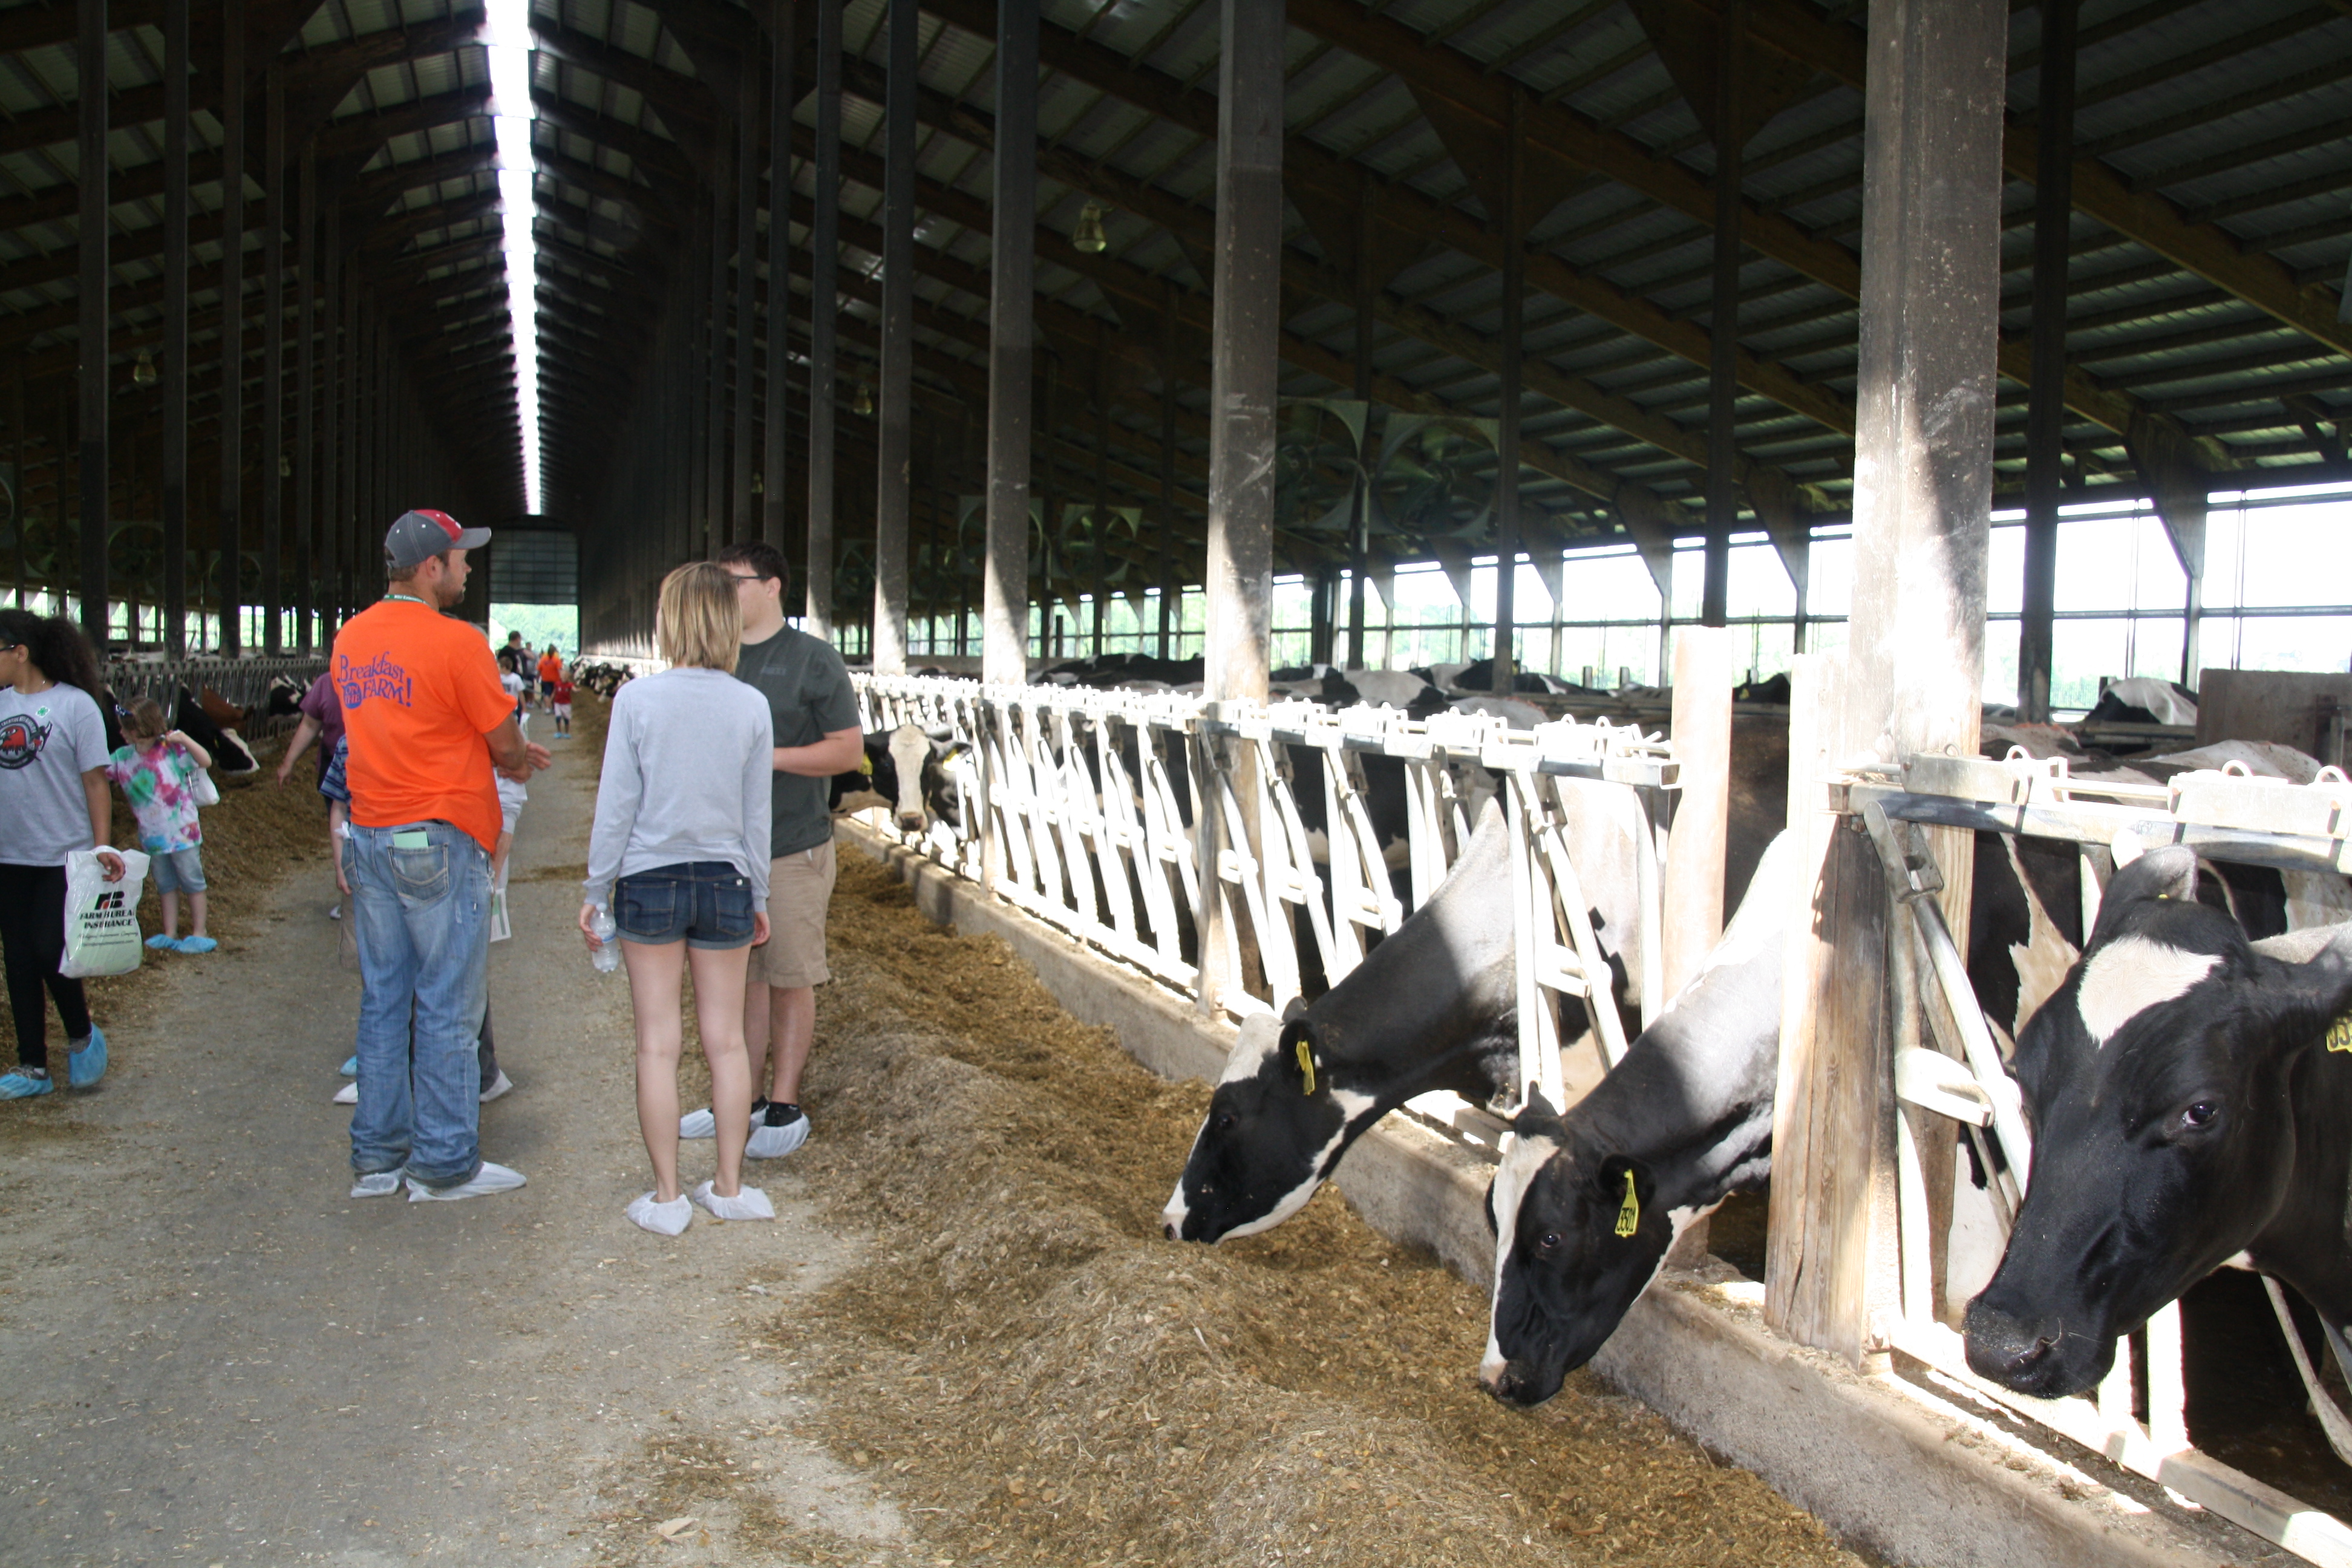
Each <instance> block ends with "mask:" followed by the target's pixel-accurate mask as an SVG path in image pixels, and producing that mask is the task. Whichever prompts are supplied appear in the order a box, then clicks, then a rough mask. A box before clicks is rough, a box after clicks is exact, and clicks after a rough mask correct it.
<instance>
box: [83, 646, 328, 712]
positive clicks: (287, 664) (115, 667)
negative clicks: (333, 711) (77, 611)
mask: <svg viewBox="0 0 2352 1568" xmlns="http://www.w3.org/2000/svg"><path fill="white" fill-rule="evenodd" d="M324 668H327V660H326V658H325V656H324V655H321V654H299V655H286V656H283V657H280V658H184V659H178V660H164V659H146V658H141V659H118V660H116V661H114V662H112V663H110V664H109V665H108V666H107V667H106V669H105V672H104V673H105V677H106V684H107V689H109V690H110V691H112V692H113V693H114V700H116V701H117V702H121V703H123V704H125V705H126V706H127V705H128V704H129V703H130V702H131V700H132V699H134V698H139V697H148V698H152V699H153V700H155V701H156V702H158V703H160V704H161V705H162V706H163V710H164V711H165V712H166V713H168V712H170V711H171V707H172V700H173V693H174V692H176V691H177V690H178V689H179V688H181V687H183V686H184V687H186V688H187V689H188V692H189V695H191V696H195V697H201V696H203V695H204V691H205V688H206V687H210V688H212V689H214V690H215V691H217V692H219V693H220V694H221V696H223V697H224V698H226V699H227V700H229V701H231V702H233V703H235V704H236V706H237V707H239V708H247V709H251V708H258V707H260V706H262V705H263V704H264V703H265V702H266V701H267V700H268V697H269V683H270V682H271V681H273V680H276V679H278V678H279V677H280V676H284V677H287V678H288V679H294V680H299V681H300V682H302V684H303V685H305V686H308V685H309V684H310V682H311V681H312V680H313V679H317V677H318V674H319V672H320V670H322V669H324Z"/></svg>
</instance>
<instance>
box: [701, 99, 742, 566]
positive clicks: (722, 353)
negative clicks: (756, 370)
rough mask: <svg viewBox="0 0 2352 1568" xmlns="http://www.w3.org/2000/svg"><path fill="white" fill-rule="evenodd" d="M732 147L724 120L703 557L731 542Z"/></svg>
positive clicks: (707, 357) (715, 201) (715, 148)
mask: <svg viewBox="0 0 2352 1568" xmlns="http://www.w3.org/2000/svg"><path fill="white" fill-rule="evenodd" d="M734 153H735V149H734V147H733V146H732V145H731V144H730V142H728V139H727V135H726V126H725V124H724V122H722V123H721V125H720V128H719V135H717V136H716V137H714V138H713V139H712V145H711V165H712V174H711V181H710V282H709V293H708V294H707V295H706V296H705V297H704V298H705V300H706V303H707V304H708V306H709V316H708V318H707V319H706V321H705V327H706V335H705V336H704V338H703V360H702V386H703V393H702V395H703V409H702V442H703V460H704V462H705V463H706V464H707V465H708V467H707V468H706V469H705V472H704V477H703V487H704V488H703V510H702V558H703V559H704V560H706V561H708V560H711V559H714V558H715V557H716V556H717V555H718V554H719V551H721V550H723V549H725V548H726V547H727V544H728V542H729V540H728V537H727V525H728V522H729V521H730V512H729V510H728V501H727V491H728V484H727V437H728V427H727V426H728V418H727V395H728V379H729V378H728V374H727V362H728V359H729V357H730V355H729V342H730V340H729V338H728V335H727V258H729V257H730V256H731V255H732V254H734V253H733V252H732V251H731V250H730V249H729V248H728V247H729V243H730V237H729V235H728V232H727V218H728V211H727V206H728V197H729V196H730V195H731V194H732V193H731V192H730V189H729V187H730V185H731V184H733V183H734V182H733V178H732V176H733V174H734V167H735V165H734V161H733V160H734Z"/></svg>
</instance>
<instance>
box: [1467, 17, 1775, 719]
mask: <svg viewBox="0 0 2352 1568" xmlns="http://www.w3.org/2000/svg"><path fill="white" fill-rule="evenodd" d="M1735 3H1736V0H1735ZM1510 93H1511V100H1510V113H1509V115H1508V117H1507V120H1506V121H1505V122H1504V129H1505V134H1506V136H1507V141H1508V144H1507V146H1506V147H1505V148H1504V150H1503V157H1504V163H1505V169H1504V176H1503V177H1504V184H1505V186H1506V191H1507V195H1506V196H1505V199H1504V204H1503V215H1502V216H1503V331H1502V336H1503V344H1502V348H1503V366H1502V369H1503V375H1502V389H1501V392H1500V396H1501V398H1502V408H1501V416H1500V417H1499V418H1498V419H1497V420H1496V431H1495V647H1494V678H1493V679H1492V680H1491V681H1490V682H1489V689H1492V690H1495V691H1508V690H1509V689H1511V672H1512V668H1513V667H1514V666H1515V665H1516V664H1517V650H1516V649H1515V648H1514V647H1513V646H1512V638H1511V625H1512V621H1513V618H1514V616H1515V615H1516V613H1517V609H1518V584H1519V400H1520V390H1521V388H1520V379H1521V378H1520V367H1521V363H1522V358H1521V350H1520V347H1519V340H1520V339H1521V338H1522V337H1523V336H1524V335H1525V334H1526V332H1527V294H1528V176H1527V163H1528V159H1527V148H1526V138H1527V127H1526V125H1525V124H1524V123H1523V121H1524V119H1525V114H1524V106H1525V95H1524V94H1523V93H1522V92H1521V91H1520V90H1519V89H1517V88H1516V87H1514V88H1512V89H1510ZM1462 608H1463V619H1464V620H1465V622H1466V621H1467V620H1468V619H1469V609H1470V606H1468V605H1464V606H1463V607H1462ZM1469 651H1470V650H1469V649H1467V648H1465V649H1463V653H1464V655H1465V657H1466V656H1467V655H1468V653H1469Z"/></svg>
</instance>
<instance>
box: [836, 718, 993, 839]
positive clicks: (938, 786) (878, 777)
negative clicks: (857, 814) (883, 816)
mask: <svg viewBox="0 0 2352 1568" xmlns="http://www.w3.org/2000/svg"><path fill="white" fill-rule="evenodd" d="M964 750H965V748H964V744H963V742H961V741H951V740H950V739H949V738H948V731H944V730H942V731H939V732H937V733H932V732H930V731H925V730H924V729H922V728H921V727H920V726H919V725H915V724H901V725H899V726H898V728H897V729H895V730H877V731H875V732H874V733H873V734H870V735H868V736H866V755H865V758H864V760H863V762H862V763H860V764H859V766H858V768H857V770H856V772H854V773H835V774H834V775H833V777H832V779H831V780H829V781H828V783H829V784H830V788H829V789H828V791H827V801H828V804H829V805H830V806H831V808H832V809H833V810H835V811H836V812H843V811H864V810H866V809H868V808H869V807H872V806H880V807H882V808H883V809H884V810H886V811H887V812H889V813H890V816H891V818H892V820H893V821H895V822H896V823H897V824H898V828H899V831H901V832H904V833H920V832H921V831H922V830H923V829H924V828H926V827H928V826H930V824H931V823H932V822H933V821H934V820H936V821H940V822H944V823H946V824H947V825H948V826H950V827H952V828H955V829H957V830H959V831H961V828H962V826H963V810H962V805H961V802H960V801H959V800H958V798H957V795H956V787H955V780H954V779H953V778H952V777H951V776H950V773H949V772H948V769H949V767H950V764H952V763H954V762H955V760H956V759H957V758H958V757H960V756H961V755H963V752H964Z"/></svg>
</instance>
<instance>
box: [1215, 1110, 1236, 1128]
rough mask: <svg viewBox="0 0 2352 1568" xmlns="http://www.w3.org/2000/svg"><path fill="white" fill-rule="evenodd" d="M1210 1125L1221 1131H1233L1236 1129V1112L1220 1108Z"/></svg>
mask: <svg viewBox="0 0 2352 1568" xmlns="http://www.w3.org/2000/svg"><path fill="white" fill-rule="evenodd" d="M1210 1125H1211V1126H1212V1127H1214V1128H1215V1129H1216V1130H1217V1131H1220V1132H1231V1131H1233V1130H1234V1113H1233V1112H1232V1111H1230V1110H1220V1111H1218V1112H1217V1114H1216V1117H1215V1119H1214V1120H1213V1121H1211V1122H1210Z"/></svg>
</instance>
